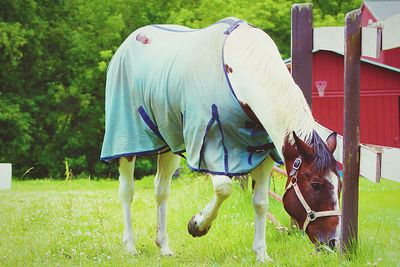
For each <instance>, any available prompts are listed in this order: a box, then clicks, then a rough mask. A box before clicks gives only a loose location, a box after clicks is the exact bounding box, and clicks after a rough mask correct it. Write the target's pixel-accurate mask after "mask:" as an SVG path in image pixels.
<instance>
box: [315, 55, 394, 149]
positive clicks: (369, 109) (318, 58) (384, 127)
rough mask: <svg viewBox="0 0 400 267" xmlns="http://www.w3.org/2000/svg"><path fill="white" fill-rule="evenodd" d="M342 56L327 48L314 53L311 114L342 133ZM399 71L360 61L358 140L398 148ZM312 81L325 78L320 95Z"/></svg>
mask: <svg viewBox="0 0 400 267" xmlns="http://www.w3.org/2000/svg"><path fill="white" fill-rule="evenodd" d="M343 62H344V61H343V55H341V54H337V53H335V52H330V51H317V52H314V54H313V98H312V111H313V114H314V117H315V119H316V120H317V121H319V122H320V123H321V124H322V125H324V126H325V127H328V128H330V129H332V130H335V131H337V132H338V133H340V134H343V87H344V80H343V79H344V63H343ZM399 71H400V70H398V69H397V70H396V69H390V68H388V67H385V66H383V65H382V66H378V65H374V64H370V63H368V62H365V61H362V62H361V84H360V86H361V88H360V97H361V99H360V141H361V143H366V144H377V145H384V146H392V147H400V103H399V102H400V72H399ZM315 81H327V87H326V89H325V94H324V96H319V95H318V91H317V88H316V86H315Z"/></svg>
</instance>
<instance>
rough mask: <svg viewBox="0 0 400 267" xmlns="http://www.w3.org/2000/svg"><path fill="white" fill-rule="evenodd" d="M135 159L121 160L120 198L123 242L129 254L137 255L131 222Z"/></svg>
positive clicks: (119, 167)
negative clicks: (123, 224)
mask: <svg viewBox="0 0 400 267" xmlns="http://www.w3.org/2000/svg"><path fill="white" fill-rule="evenodd" d="M135 159H136V158H135V157H132V158H129V159H128V158H125V157H121V158H120V159H119V166H118V170H119V197H120V200H121V204H122V210H123V212H124V223H125V230H124V237H123V242H124V244H125V247H126V249H127V250H128V252H130V253H132V254H134V255H135V254H137V252H136V248H135V239H134V236H133V231H132V222H131V202H132V199H133V188H134V187H133V171H134V166H135Z"/></svg>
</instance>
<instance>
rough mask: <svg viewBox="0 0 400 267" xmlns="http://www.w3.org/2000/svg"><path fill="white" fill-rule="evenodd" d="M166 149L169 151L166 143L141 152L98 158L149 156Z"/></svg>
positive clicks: (107, 159)
mask: <svg viewBox="0 0 400 267" xmlns="http://www.w3.org/2000/svg"><path fill="white" fill-rule="evenodd" d="M166 148H167V149H166ZM168 151H171V149H170V148H169V147H168V145H163V146H161V147H159V148H156V149H153V150H147V151H142V152H131V153H123V154H118V155H113V156H111V157H103V158H100V160H103V161H107V162H110V161H111V160H113V159H118V158H121V157H131V156H150V155H156V154H163V153H166V152H168Z"/></svg>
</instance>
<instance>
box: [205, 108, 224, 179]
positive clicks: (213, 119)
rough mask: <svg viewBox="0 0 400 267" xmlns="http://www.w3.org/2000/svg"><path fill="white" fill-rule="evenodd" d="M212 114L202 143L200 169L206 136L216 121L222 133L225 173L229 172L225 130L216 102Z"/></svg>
mask: <svg viewBox="0 0 400 267" xmlns="http://www.w3.org/2000/svg"><path fill="white" fill-rule="evenodd" d="M211 114H212V117H211V119H210V121H209V122H208V124H207V127H206V131H205V133H204V136H203V142H202V144H201V149H200V158H199V167H198V169H199V170H200V169H201V168H200V167H201V162H202V161H203V156H204V145H205V142H206V138H207V135H208V132H209V131H210V129H211V126H212V125H213V124H214V122H216V123H217V125H218V129H219V132H220V133H221V138H222V147H223V148H224V168H225V173H228V171H229V166H228V149H227V148H226V146H225V140H224V132H223V130H222V124H221V121H220V120H219V115H218V108H217V106H216V105H215V104H212V106H211Z"/></svg>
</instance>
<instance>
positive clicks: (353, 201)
mask: <svg viewBox="0 0 400 267" xmlns="http://www.w3.org/2000/svg"><path fill="white" fill-rule="evenodd" d="M344 35H345V50H344V51H345V55H344V61H345V62H344V139H343V145H344V149H343V196H342V231H341V233H342V236H341V253H342V254H344V253H346V252H350V251H353V250H354V249H355V248H356V244H357V235H358V184H359V176H360V57H361V11H360V10H359V9H358V10H354V11H351V12H349V13H348V14H347V15H346V26H345V34H344Z"/></svg>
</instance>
